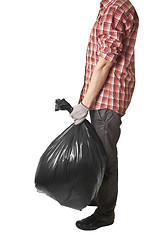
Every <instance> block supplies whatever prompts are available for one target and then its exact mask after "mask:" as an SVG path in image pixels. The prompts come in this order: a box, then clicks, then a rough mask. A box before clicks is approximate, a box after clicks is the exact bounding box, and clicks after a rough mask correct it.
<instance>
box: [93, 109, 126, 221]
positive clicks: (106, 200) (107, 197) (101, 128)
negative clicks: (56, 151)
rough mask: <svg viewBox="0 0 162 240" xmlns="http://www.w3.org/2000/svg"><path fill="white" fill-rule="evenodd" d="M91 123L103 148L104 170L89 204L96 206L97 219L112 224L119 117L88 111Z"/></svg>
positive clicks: (103, 110)
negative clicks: (100, 182) (97, 189)
mask: <svg viewBox="0 0 162 240" xmlns="http://www.w3.org/2000/svg"><path fill="white" fill-rule="evenodd" d="M90 117H91V123H92V124H93V126H94V127H95V129H96V132H97V134H98V136H99V138H100V140H101V142H102V144H103V146H104V149H105V153H106V157H107V159H106V170H105V175H104V178H103V182H102V184H101V187H100V189H99V191H98V194H97V196H95V198H94V199H93V200H92V202H91V203H90V204H89V205H90V206H97V209H96V210H95V212H94V215H95V217H96V218H97V219H99V220H101V221H106V222H113V221H114V217H115V213H114V208H115V205H116V201H117V194H118V157H117V146H116V144H117V142H118V139H119V137H120V125H121V123H122V122H121V115H120V114H118V113H116V112H115V111H113V110H110V109H100V110H90Z"/></svg>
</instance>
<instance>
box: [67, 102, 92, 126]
mask: <svg viewBox="0 0 162 240" xmlns="http://www.w3.org/2000/svg"><path fill="white" fill-rule="evenodd" d="M88 110H89V109H88V108H87V107H86V106H84V105H83V104H82V103H80V104H78V105H76V106H74V107H73V111H72V113H71V114H70V117H72V118H73V119H74V124H75V125H78V124H80V123H82V122H83V121H84V120H85V119H86V117H87V114H88Z"/></svg>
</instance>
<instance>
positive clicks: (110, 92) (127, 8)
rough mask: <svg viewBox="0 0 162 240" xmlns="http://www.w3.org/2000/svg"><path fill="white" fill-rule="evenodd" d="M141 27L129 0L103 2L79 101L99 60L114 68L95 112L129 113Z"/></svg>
mask: <svg viewBox="0 0 162 240" xmlns="http://www.w3.org/2000/svg"><path fill="white" fill-rule="evenodd" d="M138 25H139V19H138V15H137V13H136V10H135V8H134V6H133V5H132V4H131V2H130V1H129V0H102V1H101V3H100V11H99V14H98V16H97V19H96V22H95V24H94V26H93V28H92V30H91V33H90V38H89V42H88V47H87V53H86V66H85V77H84V85H83V89H82V91H81V95H80V100H79V102H81V101H82V100H83V98H84V95H85V93H86V92H87V90H88V87H89V83H90V81H91V77H92V74H93V70H94V68H95V66H96V64H97V62H98V60H99V57H102V58H104V59H106V60H108V61H110V62H112V63H113V65H112V67H111V69H110V72H109V74H108V76H107V78H106V81H105V83H104V85H103V87H102V89H101V90H100V92H99V93H98V95H97V97H96V98H95V100H94V101H93V103H92V105H91V107H90V109H91V110H95V109H104V108H109V109H112V110H114V111H116V112H117V113H119V114H121V115H124V114H125V111H126V109H127V108H128V106H129V104H130V101H131V98H132V94H133V91H134V86H135V64H134V63H135V62H134V46H135V42H136V36H137V30H138Z"/></svg>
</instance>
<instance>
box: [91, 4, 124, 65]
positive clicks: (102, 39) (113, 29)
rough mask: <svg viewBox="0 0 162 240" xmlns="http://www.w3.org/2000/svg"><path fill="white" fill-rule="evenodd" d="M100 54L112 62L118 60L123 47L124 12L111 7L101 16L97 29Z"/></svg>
mask: <svg viewBox="0 0 162 240" xmlns="http://www.w3.org/2000/svg"><path fill="white" fill-rule="evenodd" d="M96 34H97V38H98V55H99V56H100V57H102V58H104V59H106V60H108V61H110V62H116V58H117V56H118V55H119V54H120V52H121V51H122V48H123V44H122V41H123V37H124V27H123V22H122V13H120V11H118V9H117V10H116V9H114V8H109V9H108V11H107V12H106V14H104V16H103V17H101V20H100V21H99V24H98V29H97V32H96Z"/></svg>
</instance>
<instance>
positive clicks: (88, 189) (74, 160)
mask: <svg viewBox="0 0 162 240" xmlns="http://www.w3.org/2000/svg"><path fill="white" fill-rule="evenodd" d="M55 110H56V111H57V110H68V111H69V112H72V110H73V108H72V107H71V106H70V104H69V103H67V102H66V101H65V99H62V100H59V99H57V100H56V106H55ZM104 171H105V153H104V149H103V147H102V145H101V142H100V140H99V138H98V136H97V134H96V132H95V129H94V127H93V126H92V124H91V123H90V122H89V121H88V120H84V122H83V123H81V124H79V125H74V123H73V124H72V125H70V126H69V127H68V128H67V129H66V130H65V131H64V132H63V133H61V134H60V135H59V136H58V137H57V138H56V139H55V140H54V141H53V142H52V143H51V144H50V145H49V147H48V148H47V149H46V151H45V152H44V153H43V155H42V156H41V158H40V161H39V164H38V167H37V171H36V175H35V186H36V188H37V190H38V191H40V192H43V193H46V194H47V195H48V196H50V197H52V198H54V199H55V200H57V201H58V202H59V203H60V204H61V205H63V206H67V207H70V208H74V209H78V210H82V209H83V208H84V207H86V206H87V205H88V204H89V203H90V202H91V200H92V199H93V198H94V197H95V195H96V194H97V192H98V190H99V187H100V185H101V183H102V179H103V175H104Z"/></svg>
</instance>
